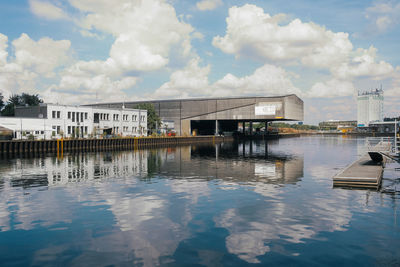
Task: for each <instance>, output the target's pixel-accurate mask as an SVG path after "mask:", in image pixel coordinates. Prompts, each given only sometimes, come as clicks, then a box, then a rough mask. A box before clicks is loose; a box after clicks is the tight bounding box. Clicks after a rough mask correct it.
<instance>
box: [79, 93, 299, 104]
mask: <svg viewBox="0 0 400 267" xmlns="http://www.w3.org/2000/svg"><path fill="white" fill-rule="evenodd" d="M288 96H295V97H297V98H298V99H300V100H301V98H299V97H298V96H297V95H296V94H289V95H280V96H242V97H240V96H236V97H214V98H177V99H148V100H138V101H117V102H103V103H94V104H85V105H83V106H94V105H110V104H121V103H147V102H175V101H207V100H231V99H232V100H234V99H252V98H283V97H288ZM301 101H303V100H301Z"/></svg>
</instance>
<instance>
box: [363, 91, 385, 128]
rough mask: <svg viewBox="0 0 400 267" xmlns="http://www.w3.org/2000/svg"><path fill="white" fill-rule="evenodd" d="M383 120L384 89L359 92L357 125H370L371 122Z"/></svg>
mask: <svg viewBox="0 0 400 267" xmlns="http://www.w3.org/2000/svg"><path fill="white" fill-rule="evenodd" d="M380 121H383V90H382V89H375V90H371V91H367V92H358V97H357V126H358V127H368V126H369V124H370V123H371V122H380Z"/></svg>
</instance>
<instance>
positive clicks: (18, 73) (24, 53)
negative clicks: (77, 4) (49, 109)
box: [0, 33, 70, 97]
mask: <svg viewBox="0 0 400 267" xmlns="http://www.w3.org/2000/svg"><path fill="white" fill-rule="evenodd" d="M7 46H8V38H7V36H5V35H0V55H1V57H2V63H1V64H0V88H1V90H2V93H3V95H4V96H6V97H8V96H10V95H11V94H13V93H19V92H26V93H35V94H36V93H37V89H38V88H36V85H37V82H38V81H39V78H41V77H47V78H50V77H54V76H55V72H54V71H55V69H56V68H58V67H62V66H64V65H65V64H66V63H68V62H69V60H70V55H69V54H70V42H69V41H68V40H61V41H56V40H53V39H51V38H47V37H45V38H42V39H40V40H38V41H34V40H32V39H31V38H30V37H29V36H28V35H27V34H25V33H23V34H21V36H20V37H19V38H18V39H15V40H14V41H13V42H12V50H13V51H14V56H11V57H9V60H8V61H7V60H6V59H7V56H8V53H7V50H6V49H7Z"/></svg>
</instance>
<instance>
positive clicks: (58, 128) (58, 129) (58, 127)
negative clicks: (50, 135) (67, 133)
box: [57, 126, 61, 134]
mask: <svg viewBox="0 0 400 267" xmlns="http://www.w3.org/2000/svg"><path fill="white" fill-rule="evenodd" d="M60 130H61V127H60V126H57V134H60Z"/></svg>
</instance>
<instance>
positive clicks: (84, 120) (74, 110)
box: [0, 104, 147, 139]
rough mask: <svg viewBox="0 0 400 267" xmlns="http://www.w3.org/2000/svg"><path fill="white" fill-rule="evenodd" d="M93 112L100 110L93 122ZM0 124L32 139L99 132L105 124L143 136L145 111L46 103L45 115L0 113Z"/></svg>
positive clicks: (122, 133) (117, 131)
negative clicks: (32, 137) (27, 115)
mask: <svg viewBox="0 0 400 267" xmlns="http://www.w3.org/2000/svg"><path fill="white" fill-rule="evenodd" d="M96 113H97V114H101V119H100V120H99V121H98V122H97V123H95V122H94V119H95V118H94V116H95V114H96ZM77 115H78V117H79V118H77ZM0 125H1V126H3V127H6V128H9V129H11V130H13V131H14V132H15V136H14V137H15V138H16V139H24V138H27V137H28V136H29V135H30V134H33V135H34V136H35V138H36V139H50V138H61V137H62V136H64V137H72V136H73V135H74V133H75V134H76V133H78V134H79V137H89V136H96V135H97V136H100V135H101V134H102V133H103V130H104V129H105V128H111V129H113V130H112V133H113V134H114V135H119V136H147V111H146V110H138V109H105V108H92V107H81V106H64V105H55V104H47V119H39V118H16V117H0ZM76 129H79V131H77V130H76ZM96 129H97V131H95V130H96ZM21 133H23V134H21Z"/></svg>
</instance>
